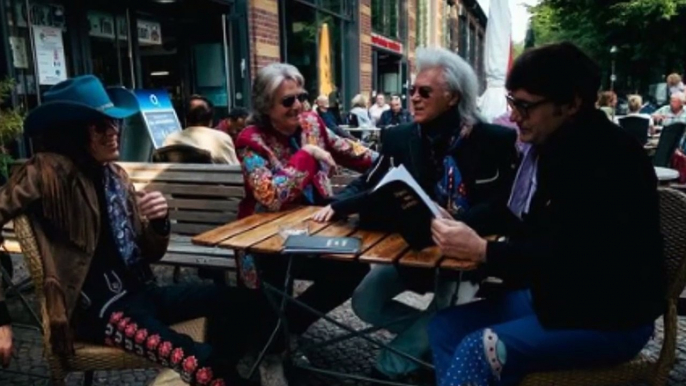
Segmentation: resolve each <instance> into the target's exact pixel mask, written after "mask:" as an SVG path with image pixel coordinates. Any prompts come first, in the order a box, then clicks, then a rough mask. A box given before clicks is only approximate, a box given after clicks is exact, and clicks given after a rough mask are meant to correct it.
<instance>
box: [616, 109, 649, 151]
mask: <svg viewBox="0 0 686 386" xmlns="http://www.w3.org/2000/svg"><path fill="white" fill-rule="evenodd" d="M619 126H621V127H622V128H623V129H624V130H626V131H627V133H629V134H630V135H631V136H632V137H634V138H636V140H638V142H639V143H640V144H641V146H645V144H646V143H647V142H648V128H649V126H650V120H649V119H647V118H643V117H638V116H631V115H630V116H626V117H623V118H619Z"/></svg>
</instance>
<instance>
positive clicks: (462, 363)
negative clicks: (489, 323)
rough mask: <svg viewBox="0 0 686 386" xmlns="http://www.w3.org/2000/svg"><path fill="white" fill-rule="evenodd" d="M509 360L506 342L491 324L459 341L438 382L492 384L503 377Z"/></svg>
mask: <svg viewBox="0 0 686 386" xmlns="http://www.w3.org/2000/svg"><path fill="white" fill-rule="evenodd" d="M506 361H507V353H506V348H505V344H504V343H503V342H502V341H501V340H500V339H499V338H498V335H497V334H495V333H494V332H493V330H491V329H490V328H486V329H483V330H479V331H476V332H473V333H471V334H469V335H467V337H466V338H465V339H464V340H463V341H462V342H461V343H460V345H459V346H458V347H457V349H456V350H455V354H454V355H453V358H452V360H451V363H450V365H449V367H448V368H447V370H446V374H445V376H443V377H441V378H440V379H439V386H489V385H493V384H496V383H497V382H499V380H500V373H501V371H502V369H503V366H504V365H505V363H506Z"/></svg>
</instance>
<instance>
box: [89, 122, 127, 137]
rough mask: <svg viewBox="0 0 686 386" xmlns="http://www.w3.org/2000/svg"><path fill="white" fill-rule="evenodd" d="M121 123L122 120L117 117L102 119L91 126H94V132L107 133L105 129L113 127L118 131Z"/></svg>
mask: <svg viewBox="0 0 686 386" xmlns="http://www.w3.org/2000/svg"><path fill="white" fill-rule="evenodd" d="M121 124H122V122H121V120H119V119H104V120H102V121H100V122H97V123H95V124H93V127H94V128H95V132H96V133H98V134H105V133H107V130H109V129H114V130H117V131H119V128H120V127H121Z"/></svg>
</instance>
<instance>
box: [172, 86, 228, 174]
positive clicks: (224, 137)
mask: <svg viewBox="0 0 686 386" xmlns="http://www.w3.org/2000/svg"><path fill="white" fill-rule="evenodd" d="M213 118H214V106H213V105H212V102H210V101H209V100H208V99H207V98H205V97H203V96H200V95H193V96H192V97H191V98H190V101H189V102H188V112H187V113H186V125H187V126H188V127H186V129H184V130H183V131H177V132H175V133H172V134H170V135H169V136H168V137H167V139H165V141H164V146H171V145H188V146H192V147H195V148H198V149H202V150H207V151H209V152H210V155H211V156H212V162H213V163H216V164H229V165H238V158H237V157H236V149H235V147H234V144H233V140H232V139H231V137H230V136H229V135H228V134H226V133H224V132H221V131H219V130H215V129H212V120H213Z"/></svg>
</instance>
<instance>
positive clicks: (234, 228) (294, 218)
mask: <svg viewBox="0 0 686 386" xmlns="http://www.w3.org/2000/svg"><path fill="white" fill-rule="evenodd" d="M319 209H320V208H319V207H314V206H308V207H300V208H295V209H291V210H287V211H283V212H278V213H259V214H254V215H252V216H249V217H246V218H244V219H241V220H238V221H234V222H232V223H230V224H226V225H223V226H220V227H218V228H216V229H213V230H210V231H208V232H205V233H203V234H201V235H198V236H196V237H194V238H193V239H192V242H193V243H194V244H197V245H202V246H208V247H218V248H224V249H233V250H239V251H246V252H248V253H260V254H280V253H281V250H282V249H283V238H282V237H281V236H280V235H279V227H280V226H282V225H290V224H302V223H306V224H308V225H309V229H310V235H319V236H330V237H346V236H350V237H359V238H360V239H361V240H362V251H361V254H360V255H359V256H355V255H324V256H322V257H323V258H329V259H335V260H346V261H351V262H354V261H356V260H357V261H359V262H362V263H377V264H400V265H403V266H409V267H420V268H429V269H431V268H441V269H451V270H460V271H464V270H471V269H474V268H475V267H476V266H475V264H474V263H472V262H465V261H458V260H454V259H449V258H444V257H443V256H442V255H441V253H440V251H439V250H438V247H435V246H434V247H429V248H426V249H424V250H422V251H414V250H411V249H410V248H409V246H408V245H407V243H405V241H404V240H403V238H402V237H401V236H400V235H398V234H394V233H384V232H375V231H368V230H363V229H359V228H358V227H357V225H356V222H355V221H352V220H350V221H339V222H333V223H317V222H314V221H313V220H311V217H312V215H314V213H316V212H317V211H318V210H319Z"/></svg>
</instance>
